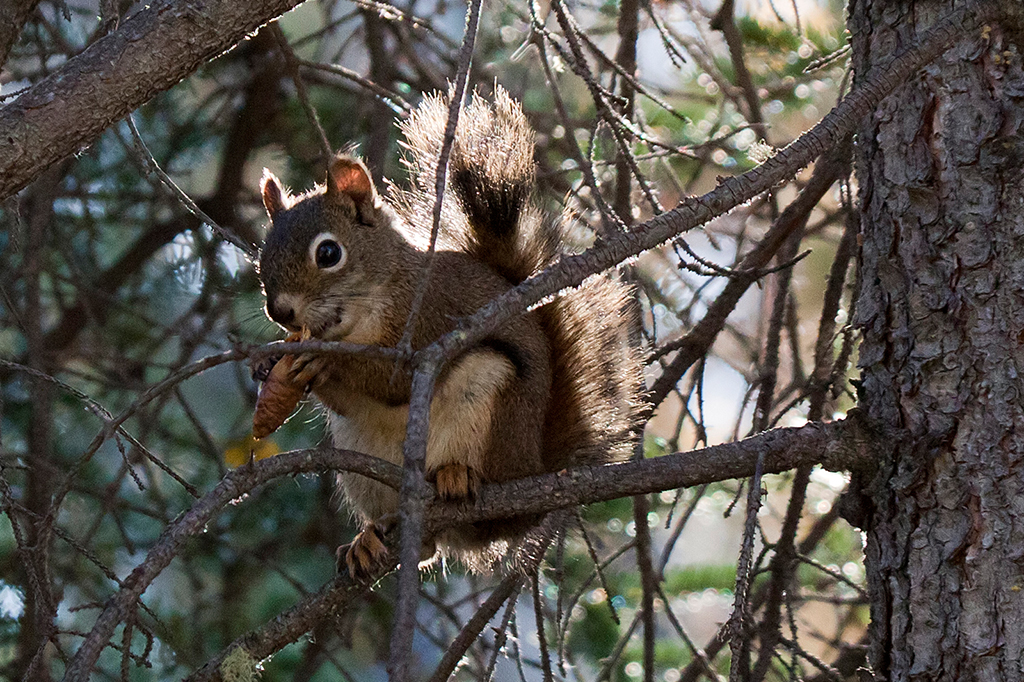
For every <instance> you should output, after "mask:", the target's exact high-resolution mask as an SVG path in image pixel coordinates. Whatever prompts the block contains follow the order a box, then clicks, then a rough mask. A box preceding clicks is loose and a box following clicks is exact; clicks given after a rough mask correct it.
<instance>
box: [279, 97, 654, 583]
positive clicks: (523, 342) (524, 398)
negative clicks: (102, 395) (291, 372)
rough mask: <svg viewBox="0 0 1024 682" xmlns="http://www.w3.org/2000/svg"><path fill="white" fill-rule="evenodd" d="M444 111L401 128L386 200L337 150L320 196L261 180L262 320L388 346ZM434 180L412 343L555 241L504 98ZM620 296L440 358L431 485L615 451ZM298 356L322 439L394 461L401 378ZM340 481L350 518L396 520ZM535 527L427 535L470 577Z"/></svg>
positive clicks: (542, 313) (465, 123) (339, 359)
mask: <svg viewBox="0 0 1024 682" xmlns="http://www.w3.org/2000/svg"><path fill="white" fill-rule="evenodd" d="M447 108H448V107H447V103H446V102H445V101H444V100H443V99H441V98H428V99H427V100H425V101H424V103H423V104H422V105H421V107H420V108H419V109H418V110H417V111H416V112H415V113H414V114H413V116H412V117H411V118H410V119H409V120H408V121H407V123H406V124H405V125H404V126H403V132H404V133H405V136H406V149H407V150H408V155H407V158H406V161H407V163H408V165H409V168H410V170H411V172H412V178H413V186H412V188H411V189H408V190H399V189H395V188H391V191H390V192H389V196H388V200H387V201H385V200H383V199H382V197H380V196H379V195H378V194H377V192H376V189H375V188H374V187H373V185H372V182H370V180H369V174H368V173H367V172H366V169H365V167H364V166H362V164H361V163H360V162H359V161H358V160H356V159H354V158H352V157H348V156H344V155H339V156H338V157H336V159H335V160H334V161H333V162H332V164H331V169H330V172H329V173H328V176H327V180H326V183H325V185H324V187H318V188H315V189H314V190H311V191H310V192H307V193H305V194H303V195H301V196H297V197H292V196H290V195H289V194H288V192H287V191H286V190H285V189H284V188H283V187H282V186H281V184H280V182H279V181H278V180H277V179H276V178H275V177H274V176H273V175H272V174H270V173H267V174H266V175H265V177H264V180H263V184H262V186H261V192H262V196H263V199H264V205H265V206H266V207H267V211H268V213H269V214H270V216H271V227H270V229H269V231H268V234H267V238H266V243H265V245H264V248H263V251H262V253H261V256H260V263H259V271H260V277H261V280H262V281H263V285H264V290H265V293H266V295H267V307H268V311H270V312H272V313H273V315H274V316H275V318H276V319H277V320H278V321H279V322H280V323H281V324H282V325H283V326H285V327H287V328H288V329H291V330H297V329H300V328H303V327H304V328H307V329H309V330H310V331H311V333H312V335H313V336H314V337H315V338H321V339H329V340H345V341H351V342H355V343H362V344H368V345H381V346H389V347H390V346H395V345H397V343H398V342H399V340H400V339H401V337H402V333H403V331H404V328H405V324H406V320H407V318H408V316H409V313H410V310H411V304H412V300H413V298H414V294H415V291H416V286H417V281H418V279H419V277H420V273H421V272H422V268H423V266H424V264H425V262H426V253H425V250H426V244H427V236H428V235H429V233H430V228H431V214H432V207H433V202H434V195H433V191H434V190H433V187H434V177H435V169H434V167H435V165H436V159H437V156H438V154H439V150H440V141H441V139H442V137H443V131H444V127H445V123H446V120H447ZM448 178H449V181H448V186H447V190H446V194H445V202H444V206H445V210H444V212H443V215H442V231H441V234H440V238H439V241H438V252H437V253H436V255H435V262H434V266H433V268H434V269H433V272H434V276H433V277H432V278H431V279H430V281H429V282H428V285H427V290H426V295H425V296H424V302H423V307H422V309H421V310H420V311H419V315H418V316H417V317H416V324H415V327H414V330H413V337H412V338H413V346H414V348H422V347H424V346H425V345H427V344H429V343H430V342H431V341H433V340H435V339H436V338H438V337H439V336H441V335H442V334H444V333H446V332H448V331H450V330H452V329H453V328H454V325H455V324H456V322H457V321H458V320H459V319H460V318H464V317H466V316H468V315H470V314H472V313H473V312H475V311H477V310H478V309H479V308H481V307H482V306H483V305H485V304H486V303H488V302H489V301H491V300H493V299H494V298H496V297H498V296H499V295H501V294H502V293H505V292H506V291H508V290H509V289H511V288H512V287H513V286H515V285H516V284H518V283H519V282H521V281H523V280H524V279H525V278H527V277H529V276H530V275H531V274H533V273H535V272H537V271H539V270H540V269H542V268H543V267H545V266H546V265H547V264H549V263H551V262H552V261H553V260H554V259H555V258H556V256H557V253H558V248H559V244H560V242H561V238H560V235H561V232H560V229H559V228H558V227H557V226H555V225H554V224H552V223H550V222H546V221H544V220H542V216H541V214H540V212H539V211H538V210H537V209H536V208H535V207H534V205H533V203H532V198H531V197H532V193H533V189H534V182H535V181H534V167H533V133H532V131H531V130H530V128H529V126H528V125H527V123H526V119H525V117H524V116H523V114H522V111H521V110H520V108H519V106H518V105H517V104H516V103H515V102H513V101H512V100H511V98H509V97H508V95H507V94H505V93H504V92H503V91H499V92H498V93H497V95H496V97H495V102H494V104H493V105H492V104H488V103H487V102H485V101H483V100H481V99H480V98H476V99H475V100H474V101H473V102H472V103H471V104H470V105H469V106H468V107H466V108H465V109H464V110H463V112H462V116H461V118H460V123H459V127H458V130H457V133H456V138H455V145H454V147H453V151H452V156H451V160H450V166H449V173H448ZM324 232H327V233H329V234H331V235H332V236H333V237H334V238H335V239H336V240H337V241H338V242H339V243H340V244H341V245H342V246H343V247H344V248H345V249H346V252H347V260H346V262H345V264H344V266H343V267H341V268H338V269H337V270H336V271H332V272H328V271H324V270H320V269H318V268H317V267H316V264H315V263H314V262H313V259H312V258H311V256H310V249H309V246H310V242H311V240H312V239H314V238H315V237H316V236H317V235H319V234H321V233H324ZM628 294H629V292H628V290H627V289H626V288H625V287H624V286H622V285H621V284H619V283H618V282H616V281H614V280H612V279H610V278H603V277H596V278H593V279H592V281H590V282H589V283H588V284H587V285H585V286H584V287H582V288H580V289H578V290H576V291H573V292H568V293H566V294H563V295H561V296H560V297H558V298H557V299H556V300H555V302H554V303H551V304H548V305H546V306H544V307H543V308H541V309H539V310H535V311H533V312H530V313H527V314H526V315H522V316H519V317H516V318H514V319H512V320H510V321H509V322H507V323H505V324H504V325H503V326H502V327H501V328H499V329H498V330H496V331H495V332H493V333H492V334H490V335H489V336H487V337H486V338H485V339H483V340H481V341H480V342H479V344H477V345H476V346H474V347H471V348H469V349H468V350H467V351H465V352H464V353H463V354H462V355H461V356H459V357H457V358H455V359H453V360H452V361H451V362H450V363H449V364H448V365H447V366H446V367H445V368H444V370H443V371H442V373H441V375H440V376H439V378H438V381H437V384H436V387H435V391H434V397H433V402H432V404H431V412H430V435H429V439H428V443H427V461H426V469H427V475H428V478H432V476H433V474H434V473H435V472H436V471H437V470H438V469H439V467H442V466H444V465H446V464H449V463H454V464H460V465H465V466H467V467H469V468H470V469H471V470H472V471H473V472H474V473H475V474H477V475H478V476H479V478H480V479H481V480H482V481H484V482H500V481H505V480H510V479H514V478H520V477H523V476H529V475H533V474H538V473H543V472H546V471H556V470H559V469H561V468H564V467H565V466H569V465H572V464H579V463H598V462H607V461H613V460H617V459H622V458H624V457H625V456H627V455H628V453H629V452H630V449H631V443H632V440H633V439H632V433H631V429H632V426H633V423H634V415H635V412H636V400H635V394H636V390H637V388H638V387H639V376H640V375H639V367H640V365H639V362H638V359H637V354H636V352H635V350H634V349H633V348H632V347H631V346H630V344H629V342H628V328H629V324H631V322H630V319H629V316H628V314H627V312H626V311H627V310H628V306H627V304H628V298H629V296H628ZM300 360H302V361H303V362H304V363H305V367H306V371H309V372H310V373H311V375H313V376H314V381H313V384H312V388H313V392H314V394H315V395H316V397H317V398H318V399H319V400H320V401H321V402H322V403H323V405H324V406H325V407H326V408H327V411H328V422H329V430H330V433H331V437H332V440H333V442H334V444H335V445H336V446H338V447H341V448H349V449H353V450H359V451H362V452H366V453H368V454H371V455H374V456H377V457H381V458H382V459H386V460H388V461H391V462H394V463H396V464H399V463H401V461H402V442H403V440H404V438H405V428H406V421H407V419H408V412H409V405H408V403H409V393H410V376H409V374H408V372H407V371H396V368H395V365H394V363H393V362H392V361H389V360H383V359H372V358H367V357H357V356H330V357H328V356H318V357H312V358H309V357H307V358H300ZM303 362H299V363H297V364H298V365H299V366H302V365H303ZM312 370H315V371H312ZM340 480H341V486H342V488H343V490H344V494H345V497H346V499H347V501H348V503H349V505H350V507H351V508H352V510H353V511H354V513H355V514H356V515H357V517H359V518H360V519H362V520H363V521H364V522H368V521H371V520H373V519H375V518H377V517H379V516H381V515H383V514H387V513H389V512H394V511H395V510H396V509H397V505H398V495H397V493H396V492H395V491H393V490H391V489H388V488H387V487H385V486H383V485H381V484H378V483H375V482H373V481H370V480H369V479H366V478H364V477H361V476H357V475H354V474H345V475H342V476H341V477H340ZM467 492H468V491H467ZM536 521H537V519H535V518H530V519H510V520H505V521H498V522H489V523H482V524H473V525H471V526H464V527H457V528H453V529H451V530H449V531H447V532H446V533H445V534H444V535H443V536H442V537H440V538H437V541H438V544H439V546H440V549H441V550H442V552H443V553H445V554H447V555H448V556H453V557H456V558H458V559H459V560H461V561H462V562H463V563H465V564H466V565H468V566H469V567H470V568H475V569H482V568H486V567H487V566H488V565H489V564H490V563H491V562H492V561H493V560H494V559H496V558H497V557H498V556H500V555H501V554H502V553H503V552H504V551H505V549H506V548H507V546H508V544H509V540H515V541H516V542H517V544H518V543H519V542H520V541H519V539H520V538H521V537H522V534H523V533H524V532H525V531H526V530H527V529H528V528H529V527H531V526H532V525H533V524H534V523H535V522H536Z"/></svg>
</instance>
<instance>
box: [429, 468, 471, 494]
mask: <svg viewBox="0 0 1024 682" xmlns="http://www.w3.org/2000/svg"><path fill="white" fill-rule="evenodd" d="M427 478H428V479H430V478H432V479H433V480H434V487H435V488H437V496H438V497H439V498H441V499H442V500H445V501H450V500H466V499H470V500H471V499H473V498H475V497H476V493H477V491H478V490H479V489H480V482H481V478H480V474H479V472H477V470H476V469H474V468H473V467H471V466H466V465H465V464H445V465H444V466H440V467H438V468H437V469H436V470H435V471H434V472H432V473H428V474H427Z"/></svg>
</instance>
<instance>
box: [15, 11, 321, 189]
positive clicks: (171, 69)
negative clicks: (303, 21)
mask: <svg viewBox="0 0 1024 682" xmlns="http://www.w3.org/2000/svg"><path fill="white" fill-rule="evenodd" d="M301 2H302V0H256V1H254V2H245V3H239V2H234V1H233V0H177V1H173V0H164V1H163V2H155V3H153V4H151V5H147V6H146V7H145V8H144V9H142V10H140V11H139V12H138V13H137V14H135V15H134V16H132V17H131V18H129V19H128V20H126V21H124V22H123V23H122V24H121V26H120V28H118V30H117V31H114V32H113V33H111V34H109V35H107V36H105V37H104V38H102V39H100V40H98V41H96V42H95V43H93V44H92V45H91V46H90V47H89V48H88V49H86V50H85V52H83V53H82V54H80V55H78V56H77V57H75V58H74V59H72V60H70V61H69V62H68V63H67V64H65V65H64V66H63V67H61V68H60V69H59V70H58V71H56V72H54V73H53V74H51V75H50V76H48V77H47V78H45V79H44V80H42V81H40V82H39V83H37V84H36V85H34V86H32V88H31V89H29V91H28V92H26V93H25V94H23V95H21V96H20V97H18V98H17V99H16V100H14V101H13V102H11V103H10V104H8V105H7V106H5V107H3V108H2V109H0V199H4V198H6V197H8V196H10V195H11V194H13V193H15V192H17V191H18V190H20V189H21V188H23V187H24V186H25V185H27V184H28V183H29V182H30V181H31V180H32V179H33V178H35V177H36V176H38V175H39V173H41V172H42V171H43V170H44V169H45V168H47V167H48V166H50V165H51V164H53V163H54V162H56V161H58V160H60V159H62V158H65V157H67V156H70V155H71V154H74V153H76V152H78V151H79V150H80V149H81V148H83V147H85V146H88V145H89V144H91V143H92V142H93V140H95V139H96V137H97V136H99V134H100V133H102V132H103V131H104V130H106V128H107V127H108V126H110V125H111V124H112V123H114V122H115V121H117V120H119V119H121V118H123V117H124V116H125V115H127V114H128V113H130V112H131V111H133V110H134V109H136V108H137V107H139V106H140V105H142V104H144V103H145V102H147V101H148V100H149V99H150V98H151V97H153V96H154V95H155V94H157V93H158V92H160V91H162V90H166V89H167V88H169V87H171V86H173V85H174V84H175V83H177V82H178V81H180V80H181V79H182V78H184V77H186V76H188V75H189V74H191V73H192V72H194V71H195V70H196V69H198V68H199V66H200V65H202V64H204V63H206V62H207V61H209V60H210V59H212V58H213V57H216V56H217V55H219V54H220V53H222V52H224V51H225V50H228V49H230V48H231V47H232V46H233V45H235V44H236V43H237V42H238V41H240V40H242V39H243V38H245V36H246V35H248V34H249V33H251V32H252V31H254V30H255V29H257V28H259V27H260V26H261V25H263V24H265V23H266V22H267V21H270V20H271V19H274V18H275V17H277V16H279V15H281V14H283V13H284V12H287V11H288V10H290V9H291V8H293V7H295V6H296V5H298V4H300V3H301Z"/></svg>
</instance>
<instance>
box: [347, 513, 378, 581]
mask: <svg viewBox="0 0 1024 682" xmlns="http://www.w3.org/2000/svg"><path fill="white" fill-rule="evenodd" d="M343 550H344V552H345V565H346V566H347V567H348V574H349V575H350V576H352V579H353V580H365V579H366V578H368V577H370V575H371V574H372V572H373V568H374V567H375V566H377V565H378V564H379V563H381V562H382V561H383V560H384V558H385V557H386V556H387V555H388V548H387V547H385V546H384V533H383V531H382V530H381V529H380V528H378V527H377V526H376V525H375V524H374V523H373V522H372V521H368V522H367V523H366V524H364V525H363V530H361V531H360V532H359V534H358V535H356V536H355V538H353V540H352V542H351V543H350V544H348V545H342V546H341V547H339V548H338V559H339V561H338V563H339V564H340V563H341V561H340V559H341V553H342V551H343ZM339 568H340V566H339Z"/></svg>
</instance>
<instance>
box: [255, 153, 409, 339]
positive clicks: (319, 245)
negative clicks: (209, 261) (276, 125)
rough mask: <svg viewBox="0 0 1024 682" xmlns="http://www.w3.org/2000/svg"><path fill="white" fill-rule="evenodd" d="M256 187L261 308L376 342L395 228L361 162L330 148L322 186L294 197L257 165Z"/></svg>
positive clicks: (324, 333)
mask: <svg viewBox="0 0 1024 682" xmlns="http://www.w3.org/2000/svg"><path fill="white" fill-rule="evenodd" d="M260 191H261V194H262V195H263V205H264V206H265V207H266V209H267V213H268V214H269V215H270V223H271V224H270V228H269V230H268V231H267V235H266V239H265V241H264V245H263V249H262V251H261V252H260V258H259V273H260V279H261V280H262V282H263V290H264V293H265V294H266V297H267V315H269V316H270V318H271V319H272V320H274V321H275V322H277V323H278V324H280V325H281V326H282V327H284V328H286V329H289V330H291V331H298V330H300V329H302V328H306V329H308V330H309V331H310V332H311V334H312V335H313V336H314V337H316V338H321V339H328V340H342V339H344V340H348V341H352V342H354V343H376V342H377V341H378V339H376V338H374V337H375V335H376V327H377V326H378V325H377V324H376V323H375V318H376V317H377V315H376V314H375V311H376V310H378V309H379V304H380V303H381V301H380V296H381V295H382V292H383V291H384V285H385V283H386V281H387V275H388V272H389V271H390V270H391V262H390V260H391V258H390V257H389V255H390V253H392V252H393V251H394V250H393V249H390V248H388V247H389V246H391V244H392V243H393V241H394V239H395V237H396V233H395V232H394V230H393V229H392V227H391V220H392V219H391V213H390V210H389V209H388V207H387V206H386V205H384V203H383V202H382V201H381V199H380V196H379V195H378V194H377V190H376V188H375V187H374V184H373V180H372V179H371V178H370V174H369V171H367V169H366V166H365V165H363V163H362V161H360V160H359V159H356V158H353V157H351V156H347V155H338V156H336V157H335V158H334V159H333V160H332V161H331V165H330V168H329V169H328V172H327V182H326V183H325V185H324V187H318V188H316V189H315V190H312V191H310V192H308V193H306V194H304V195H301V196H298V197H292V196H290V195H289V193H288V191H287V190H286V189H285V188H284V187H282V185H281V183H280V181H279V180H278V179H277V178H276V177H274V175H273V174H272V173H270V172H269V171H264V175H263V181H262V183H261V185H260Z"/></svg>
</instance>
